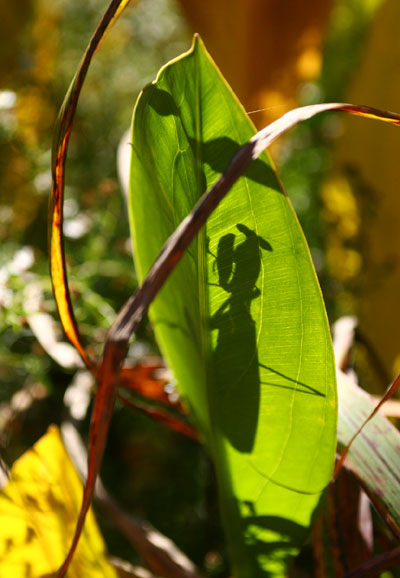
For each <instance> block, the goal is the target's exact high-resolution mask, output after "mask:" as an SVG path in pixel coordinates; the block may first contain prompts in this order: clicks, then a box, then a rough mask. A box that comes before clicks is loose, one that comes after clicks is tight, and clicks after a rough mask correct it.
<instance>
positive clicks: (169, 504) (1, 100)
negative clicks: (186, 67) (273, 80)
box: [0, 0, 379, 572]
mask: <svg viewBox="0 0 400 578" xmlns="http://www.w3.org/2000/svg"><path fill="white" fill-rule="evenodd" d="M378 4H379V2H377V1H374V2H361V1H359V0H351V1H345V0H338V1H337V2H336V3H335V6H334V10H333V13H332V21H331V25H330V28H329V29H328V31H327V35H326V44H325V49H324V67H323V72H322V76H321V78H320V79H319V80H318V81H316V82H315V83H308V85H307V86H302V87H299V93H298V100H299V102H300V104H309V103H311V102H317V101H322V100H330V99H335V100H340V98H341V97H342V96H343V94H344V92H345V88H346V86H347V84H348V82H349V80H350V78H351V74H352V71H353V70H354V68H355V67H356V66H357V64H358V60H359V56H360V53H361V50H362V46H363V39H364V37H365V33H366V31H367V29H368V24H369V22H370V19H371V18H372V16H373V14H374V9H375V8H376V6H377V5H378ZM0 8H1V13H2V20H1V24H0V32H1V34H0V246H1V249H0V336H1V341H0V444H1V446H0V451H1V457H2V459H4V461H5V462H6V463H11V462H12V461H13V460H14V459H15V458H16V457H17V456H19V455H20V454H21V453H22V452H23V451H24V450H25V449H26V448H27V447H30V446H31V445H32V444H33V442H34V441H35V440H36V439H38V438H39V437H40V436H41V435H42V434H43V433H44V431H45V429H46V427H47V425H48V424H49V423H54V422H56V423H58V422H59V421H60V420H61V418H62V415H63V411H64V409H63V402H62V398H63V393H64V391H65V389H66V387H67V386H68V384H69V383H70V382H71V380H72V377H73V375H72V372H71V371H70V370H68V369H65V368H62V367H60V366H59V365H57V364H56V363H55V362H54V361H53V360H51V358H50V357H49V356H48V355H47V353H46V352H45V351H44V350H43V349H42V347H41V346H40V345H38V343H37V340H36V338H35V337H34V336H33V334H32V331H31V330H30V328H29V325H28V324H27V322H26V316H27V314H29V310H27V307H29V300H28V299H27V288H32V287H35V288H36V289H37V290H38V291H39V292H41V293H42V296H43V298H42V301H41V307H42V309H43V310H44V311H46V312H49V313H51V314H52V315H53V314H54V313H55V311H54V302H53V299H52V295H51V289H50V282H49V278H48V264H47V249H46V238H47V234H46V220H47V195H48V191H49V187H50V146H51V133H52V127H53V125H54V122H55V118H56V114H57V111H58V107H59V106H60V104H61V102H62V99H63V96H64V93H65V90H66V88H67V86H68V84H69V81H70V79H71V77H72V74H73V72H74V71H75V69H76V66H77V64H78V62H79V60H80V58H81V55H82V53H83V51H84V49H85V47H86V45H87V42H88V39H89V37H90V35H91V33H92V31H93V30H94V28H95V26H96V24H97V22H98V19H99V16H100V14H101V13H102V11H103V10H104V8H105V2H104V1H102V0H91V1H87V2H83V3H82V2H78V1H77V0H19V1H18V3H9V2H8V1H7V0H1V1H0ZM155 14H156V15H157V18H155V17H154V15H155ZM189 44H190V34H189V31H188V30H187V28H186V25H185V22H184V20H183V17H182V15H181V13H180V10H179V6H178V5H177V4H176V3H174V2H173V1H172V0H145V1H143V2H142V3H140V4H138V5H135V3H133V4H132V5H131V6H130V7H129V8H128V10H127V12H126V13H125V15H124V16H123V17H122V18H121V19H120V21H119V22H118V24H117V26H116V27H115V29H114V30H113V31H111V33H110V34H109V36H108V37H107V39H106V41H105V42H104V45H103V46H102V48H101V50H100V51H99V54H98V55H97V56H96V58H95V60H94V63H93V66H92V68H91V70H90V72H89V76H88V80H87V83H86V85H85V88H84V90H83V94H82V98H81V101H80V105H79V108H78V114H77V118H76V122H75V128H74V132H73V137H72V142H71V147H70V155H69V164H68V167H67V189H66V192H67V197H68V199H67V203H66V231H67V254H68V260H69V263H68V264H69V271H70V281H71V287H72V290H73V294H74V298H75V308H76V314H77V318H78V321H79V323H80V324H81V326H82V329H83V332H84V333H85V335H86V338H87V343H89V344H90V347H91V348H92V350H93V351H94V352H96V353H99V352H100V351H101V345H102V342H103V339H104V336H105V332H106V330H107V328H108V327H109V325H110V323H111V322H112V320H113V319H114V316H115V312H116V311H118V309H119V307H120V306H121V305H122V304H123V302H124V301H125V299H126V298H127V297H128V296H129V295H130V294H131V293H132V291H133V290H134V288H135V286H136V277H135V273H134V271H133V269H132V265H131V263H132V260H131V255H130V241H129V238H128V237H129V232H128V220H127V210H126V206H125V201H124V198H123V195H122V192H121V189H120V185H119V183H118V179H117V175H116V150H117V147H118V143H119V140H120V138H121V136H122V134H123V133H124V131H125V130H126V129H127V128H128V126H129V123H130V118H131V113H132V108H133V105H134V102H135V100H136V96H137V94H138V92H139V91H140V90H141V88H142V87H143V86H144V85H145V84H146V83H147V82H149V81H151V80H152V79H153V78H154V77H155V75H156V72H157V70H158V69H159V68H160V67H161V66H162V65H163V64H165V62H167V61H168V60H169V59H171V58H173V57H175V56H176V55H178V54H180V53H181V52H182V51H183V50H185V49H187V48H188V46H189ZM346 47H351V50H347V49H346ZM344 52H345V55H346V56H345V57H344V56H343V54H344ZM260 74H262V71H260ZM339 133H340V125H338V124H337V121H336V120H335V119H333V118H329V117H328V118H325V119H322V118H321V119H319V118H318V119H315V120H314V121H312V122H310V123H308V124H307V125H306V126H302V127H299V128H298V129H296V130H295V131H294V132H293V133H292V135H291V136H290V137H289V138H288V139H286V140H285V141H284V144H283V146H282V148H281V150H280V157H279V158H278V159H277V161H278V167H279V170H280V173H281V176H282V180H283V182H284V183H285V186H286V188H287V190H288V192H289V194H290V197H291V199H292V201H293V204H294V207H295V209H296V210H297V213H298V216H299V218H300V221H301V223H302V225H303V228H304V230H305V233H306V236H307V239H308V242H309V244H310V247H311V252H312V254H313V257H314V262H315V265H316V269H317V272H318V273H319V275H320V280H321V283H322V286H323V289H324V292H325V297H326V299H327V303H328V310H329V311H330V312H331V313H332V314H333V316H334V315H336V314H338V313H340V309H338V308H337V306H336V303H337V299H336V298H337V296H338V294H340V292H341V290H342V287H341V286H340V284H338V283H337V282H333V283H332V282H329V281H328V277H327V271H326V266H325V260H324V225H323V220H322V219H321V218H320V211H321V201H320V198H319V193H318V191H319V186H320V183H321V179H322V176H323V174H324V173H325V171H326V170H327V168H329V166H330V149H331V146H332V145H333V143H334V142H335V139H336V138H337V136H338V134H339ZM68 231H69V234H68ZM16 257H19V260H17V259H16ZM24 260H25V261H24ZM24 263H25V265H24ZM156 351H157V349H156V346H155V344H154V340H153V337H152V334H151V329H150V328H149V326H148V325H145V326H144V327H143V328H142V329H141V331H140V334H139V337H138V340H137V341H136V342H135V343H134V344H133V346H132V350H131V356H141V355H142V353H143V352H156ZM32 386H37V387H38V388H39V390H40V392H41V394H40V395H39V396H38V397H40V398H41V399H40V400H38V401H36V402H35V403H33V405H32V406H31V407H30V409H29V410H28V411H26V412H16V413H15V414H12V415H11V414H10V400H12V397H13V395H15V394H16V393H17V392H19V391H21V390H26V389H27V388H29V387H32ZM87 426H88V424H87V420H85V421H84V422H83V424H82V431H83V433H84V434H85V433H86V432H87ZM171 472H173V473H174V475H173V476H171ZM103 477H104V480H105V482H106V484H107V485H108V487H109V488H110V489H111V491H112V492H113V493H114V494H115V495H117V496H118V498H119V499H120V501H121V502H122V503H123V505H124V506H125V507H126V508H127V509H128V510H131V511H133V512H135V513H137V514H140V515H142V516H143V517H144V518H146V519H149V520H150V521H151V522H152V523H154V524H155V525H156V526H157V527H158V528H159V529H160V530H161V531H164V532H165V533H166V534H168V535H169V536H170V537H171V538H172V539H174V540H175V541H176V542H177V543H178V545H179V546H180V547H181V548H182V549H183V550H184V551H185V552H186V553H187V554H188V555H189V556H190V557H192V558H193V560H194V561H195V562H196V563H197V564H199V565H200V566H201V567H203V568H204V567H206V568H208V570H209V571H210V572H214V571H215V572H217V571H220V570H222V571H223V570H224V562H220V559H219V558H218V556H217V557H213V555H212V552H213V551H215V550H216V551H219V552H220V551H222V553H223V548H224V547H223V544H222V539H221V530H220V527H219V525H218V522H217V519H218V516H217V508H216V497H215V487H214V482H213V473H212V470H211V467H210V464H209V461H208V459H207V457H206V456H205V454H204V453H203V451H202V449H201V448H200V447H198V446H197V445H196V444H194V442H191V441H189V440H186V439H183V438H181V437H179V436H178V435H177V434H174V433H172V432H169V431H165V429H164V428H163V427H162V426H159V425H156V424H153V423H152V422H150V421H149V420H148V419H147V418H145V417H142V416H139V415H136V414H132V413H131V412H129V411H128V410H127V409H125V408H121V407H118V408H117V412H116V416H115V419H114V420H113V425H112V429H111V434H110V439H109V444H108V451H107V455H106V461H105V466H104V473H103ZM103 525H104V530H105V532H106V535H107V538H108V543H109V547H110V550H111V551H112V553H113V554H117V555H121V556H123V557H125V558H128V559H134V554H133V553H132V551H131V548H130V546H129V545H128V544H126V543H124V542H123V541H122V540H121V539H120V537H119V536H118V537H117V536H115V535H114V534H113V532H112V530H111V529H110V528H109V527H108V526H107V522H106V521H103ZM225 570H226V567H225Z"/></svg>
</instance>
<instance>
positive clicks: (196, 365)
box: [130, 39, 337, 578]
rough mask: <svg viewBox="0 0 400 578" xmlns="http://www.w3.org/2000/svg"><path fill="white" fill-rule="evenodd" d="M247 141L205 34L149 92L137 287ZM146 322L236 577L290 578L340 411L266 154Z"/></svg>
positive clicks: (306, 275)
mask: <svg viewBox="0 0 400 578" xmlns="http://www.w3.org/2000/svg"><path fill="white" fill-rule="evenodd" d="M253 134H254V127H253V125H252V124H251V122H250V121H249V119H248V118H247V116H246V114H245V112H244V110H243V108H242V107H241V105H240V103H239V102H238V101H237V99H236V98H235V96H234V94H233V93H232V91H231V90H230V88H229V86H227V84H226V82H225V81H224V79H223V78H222V76H221V74H220V72H219V71H218V69H217V68H216V66H215V64H214V63H213V61H212V60H211V58H210V56H209V55H208V54H207V52H206V50H205V48H204V46H203V44H202V42H201V41H200V40H199V39H195V41H194V43H193V46H192V48H191V50H190V51H189V52H187V53H186V54H184V55H183V56H181V57H180V58H178V59H176V60H175V61H172V62H171V63H169V64H168V65H167V66H165V67H164V68H163V69H162V70H161V71H160V73H159V75H158V77H157V80H156V81H155V82H154V83H152V84H151V85H149V86H148V87H146V88H145V89H144V91H143V92H142V94H141V95H140V97H139V99H138V102H137V105H136V108H135V113H134V119H133V135H132V167H131V197H130V211H131V223H132V234H133V239H134V253H135V261H136V266H137V271H138V274H139V276H140V277H141V278H142V279H143V277H144V275H145V274H146V273H147V271H148V270H149V268H150V266H151V265H152V263H153V261H154V260H155V258H156V257H157V255H158V253H159V251H160V249H161V247H162V246H163V244H164V242H165V241H166V239H167V238H168V236H169V235H170V234H171V233H172V232H173V231H174V229H175V228H176V227H177V226H178V225H179V223H180V222H181V221H182V219H183V218H184V217H185V216H186V215H187V214H188V213H189V212H190V210H191V208H192V207H193V205H194V204H195V202H196V201H197V199H198V198H199V196H200V195H201V194H202V193H204V192H205V190H206V189H207V188H208V187H209V186H210V185H211V184H212V183H213V182H215V180H216V179H217V178H218V176H219V175H220V174H221V172H222V171H223V170H224V169H225V167H226V165H227V164H228V162H229V160H230V159H231V157H232V155H233V153H234V152H235V151H236V150H237V149H238V148H239V146H240V145H242V144H243V143H245V142H247V141H248V140H249V139H250V138H251V136H252V135H253ZM150 314H151V318H152V321H153V324H154V329H155V332H156V336H157V338H158V340H159V343H160V346H161V349H162V350H163V352H164V354H165V356H166V358H167V359H168V362H169V364H170V365H171V367H172V369H173V371H174V374H175V376H176V379H177V382H178V386H179V390H180V392H181V393H182V395H183V396H184V398H185V399H186V400H187V402H188V404H189V406H190V409H191V410H192V415H193V419H194V421H195V423H196V425H197V427H198V428H199V430H200V432H201V433H202V435H203V436H204V440H205V442H206V443H207V445H208V447H209V450H210V452H211V455H212V457H213V460H214V463H215V467H216V471H217V477H218V483H219V489H220V498H221V508H222V513H223V518H224V522H225V528H226V532H227V537H228V544H229V547H230V552H231V557H232V563H233V572H234V574H235V576H236V577H237V578H242V577H246V578H248V577H250V576H258V575H262V576H282V575H284V573H285V568H286V565H287V562H288V560H289V558H290V556H292V555H293V554H295V553H296V551H297V549H298V547H299V546H300V545H301V544H302V542H303V540H304V538H305V537H306V536H307V533H308V530H309V526H310V524H311V521H312V517H313V515H314V512H315V509H316V507H317V505H318V502H319V500H320V497H321V492H322V491H323V489H324V487H325V486H326V485H327V484H328V482H329V479H330V476H331V473H332V468H333V460H334V453H335V433H336V412H337V407H336V387H335V369H334V363H333V354H332V348H331V342H330V335H329V328H328V324H327V319H326V315H325V310H324V305H323V301H322V298H321V294H320V290H319V287H318V283H317V279H316V276H315V273H314V270H313V267H312V263H311V259H310V256H309V252H308V249H307V245H306V243H305V240H304V237H303V234H302V231H301V229H300V226H299V224H298V222H297V219H296V216H295V215H294V213H293V210H292V207H291V205H290V202H289V200H288V199H287V197H286V196H285V194H284V193H283V191H282V188H281V185H280V183H279V180H278V178H277V176H276V174H275V171H274V169H273V167H272V166H271V162H270V160H269V158H268V156H267V155H266V154H262V155H261V157H260V159H258V160H256V161H254V163H253V164H252V166H251V167H250V169H249V170H248V171H247V173H246V176H245V177H243V178H241V179H240V180H239V181H238V183H237V184H236V185H235V186H234V187H233V189H232V191H231V192H230V193H229V195H228V196H227V197H226V198H225V199H224V200H223V201H222V203H221V204H220V205H219V207H218V208H217V209H216V210H215V211H214V213H213V214H212V216H211V217H210V218H209V220H208V221H207V225H206V227H205V228H204V230H203V231H202V232H201V233H200V235H199V236H198V238H197V239H196V241H195V242H193V243H192V245H191V247H190V248H189V250H188V251H187V253H186V255H185V256H184V257H183V259H182V262H181V263H180V264H179V265H178V266H177V268H176V270H175V271H174V272H173V273H172V274H171V277H170V278H169V279H168V281H167V283H166V285H165V286H164V288H163V289H162V290H161V292H160V294H159V296H158V297H157V298H156V300H155V301H154V303H153V305H152V306H151V309H150Z"/></svg>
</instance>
